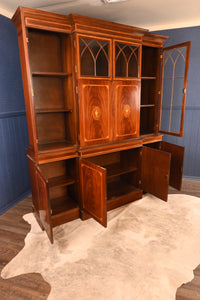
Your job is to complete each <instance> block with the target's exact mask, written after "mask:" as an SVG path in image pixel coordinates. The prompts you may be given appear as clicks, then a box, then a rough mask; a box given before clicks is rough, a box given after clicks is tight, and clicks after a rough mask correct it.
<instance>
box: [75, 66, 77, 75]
mask: <svg viewBox="0 0 200 300" xmlns="http://www.w3.org/2000/svg"><path fill="white" fill-rule="evenodd" d="M75 72H76V73H77V65H75Z"/></svg>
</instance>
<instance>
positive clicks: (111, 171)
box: [105, 163, 137, 178]
mask: <svg viewBox="0 0 200 300" xmlns="http://www.w3.org/2000/svg"><path fill="white" fill-rule="evenodd" d="M105 168H106V169H107V178H112V177H116V176H119V175H123V174H127V173H131V172H134V171H137V168H136V167H133V166H126V167H124V166H121V165H120V163H116V164H112V165H108V166H105Z"/></svg>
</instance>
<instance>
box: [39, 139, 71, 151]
mask: <svg viewBox="0 0 200 300" xmlns="http://www.w3.org/2000/svg"><path fill="white" fill-rule="evenodd" d="M75 148H76V147H75V146H74V145H73V144H71V143H69V142H67V141H56V142H52V143H46V144H39V145H38V150H39V153H45V152H49V151H56V150H70V149H71V150H75Z"/></svg>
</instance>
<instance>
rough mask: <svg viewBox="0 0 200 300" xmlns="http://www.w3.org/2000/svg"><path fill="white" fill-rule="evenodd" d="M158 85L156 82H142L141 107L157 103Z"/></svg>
mask: <svg viewBox="0 0 200 300" xmlns="http://www.w3.org/2000/svg"><path fill="white" fill-rule="evenodd" d="M156 92H157V84H156V80H146V79H145V80H142V81H141V105H147V104H156V103H157V93H156Z"/></svg>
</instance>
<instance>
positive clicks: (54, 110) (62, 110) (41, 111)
mask: <svg viewBox="0 0 200 300" xmlns="http://www.w3.org/2000/svg"><path fill="white" fill-rule="evenodd" d="M35 112H36V114H46V113H65V112H72V109H67V108H50V109H36V110H35Z"/></svg>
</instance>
